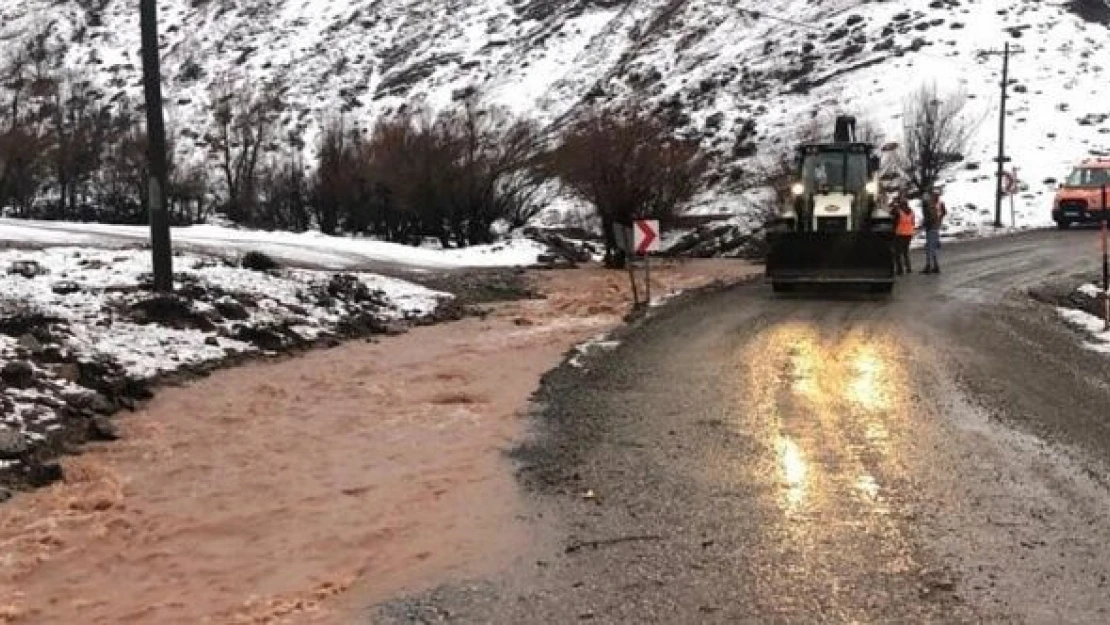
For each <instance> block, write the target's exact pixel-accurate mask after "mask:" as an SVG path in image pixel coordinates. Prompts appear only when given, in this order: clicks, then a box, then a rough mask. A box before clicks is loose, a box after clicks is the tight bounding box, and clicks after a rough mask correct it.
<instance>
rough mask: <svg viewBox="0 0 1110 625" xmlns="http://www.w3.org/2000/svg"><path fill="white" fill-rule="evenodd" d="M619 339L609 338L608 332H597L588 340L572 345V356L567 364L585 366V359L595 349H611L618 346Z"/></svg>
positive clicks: (580, 367)
mask: <svg viewBox="0 0 1110 625" xmlns="http://www.w3.org/2000/svg"><path fill="white" fill-rule="evenodd" d="M620 344H621V342H620V341H614V340H611V339H610V338H609V334H608V333H602V334H599V335H597V336H595V337H593V338H591V339H589V340H586V341H583V342H581V343H579V344H578V345H576V346H575V347H574V356H572V357H571V359H570V360H569V361H567V364H569V365H570V366H572V367H575V368H578V369H584V368H586V359H587V358H589V357H590V355H591V354H592V353H593V352H595V351H606V352H607V351H612V350H614V349H616V348H618V347H620Z"/></svg>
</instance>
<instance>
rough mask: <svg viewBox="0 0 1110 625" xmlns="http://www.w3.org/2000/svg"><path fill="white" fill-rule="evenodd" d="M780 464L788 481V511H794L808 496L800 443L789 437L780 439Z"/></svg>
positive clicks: (804, 462) (785, 479)
mask: <svg viewBox="0 0 1110 625" xmlns="http://www.w3.org/2000/svg"><path fill="white" fill-rule="evenodd" d="M777 447H778V454H779V466H780V468H781V470H782V477H783V480H784V481H785V482H786V494H785V496H784V500H785V502H786V508H787V512H794V511H796V510H797V509H798V507H799V506H801V504H802V502H803V501H804V500H805V496H806V461H805V458H804V457H803V456H802V450H801V448H799V447H798V444H797V443H795V442H794V441H793V440H791V439H790V438H787V437H785V436H784V437H780V438H779V440H778V445H777Z"/></svg>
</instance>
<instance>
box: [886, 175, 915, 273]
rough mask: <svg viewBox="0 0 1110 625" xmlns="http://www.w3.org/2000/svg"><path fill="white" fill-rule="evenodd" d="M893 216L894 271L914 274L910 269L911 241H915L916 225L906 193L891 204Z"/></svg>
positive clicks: (899, 195) (900, 194)
mask: <svg viewBox="0 0 1110 625" xmlns="http://www.w3.org/2000/svg"><path fill="white" fill-rule="evenodd" d="M891 216H892V217H893V219H894V270H895V273H897V274H898V275H902V274H903V273H912V272H913V269H911V268H910V240H912V239H913V234H914V230H915V229H916V224H915V223H914V215H913V209H911V208H910V203H909V202H907V201H906V196H905V194H904V193H901V192H899V193H898V196H897V197H896V198H894V201H893V202H891Z"/></svg>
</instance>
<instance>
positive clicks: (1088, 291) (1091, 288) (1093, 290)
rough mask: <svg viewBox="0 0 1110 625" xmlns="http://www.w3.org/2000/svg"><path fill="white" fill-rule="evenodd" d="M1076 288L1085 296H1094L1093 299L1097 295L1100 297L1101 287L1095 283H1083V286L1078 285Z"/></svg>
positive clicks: (1096, 297)
mask: <svg viewBox="0 0 1110 625" xmlns="http://www.w3.org/2000/svg"><path fill="white" fill-rule="evenodd" d="M1076 290H1077V291H1079V292H1080V293H1082V294H1083V295H1086V296H1087V297H1090V298H1094V299H1098V298H1099V297H1101V296H1102V292H1103V291H1102V287H1100V286H1098V285H1097V284H1093V283H1087V284H1084V285H1083V286H1081V287H1079V288H1078V289H1076Z"/></svg>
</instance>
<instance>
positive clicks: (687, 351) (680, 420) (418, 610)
mask: <svg viewBox="0 0 1110 625" xmlns="http://www.w3.org/2000/svg"><path fill="white" fill-rule="evenodd" d="M1096 252H1097V234H1096V233H1093V232H1064V233H1058V232H1037V233H1029V234H1024V235H1019V236H1014V237H1007V238H999V239H994V240H985V241H979V242H971V243H964V244H949V245H946V247H945V249H944V250H943V253H944V255H943V258H942V263H943V266H944V269H945V273H944V274H943V275H941V276H939V277H932V276H923V275H914V276H912V277H909V278H908V279H905V280H903V281H902V282H901V283H900V284H899V285H898V287H897V289H896V292H895V294H894V296H893V297H891V298H889V299H886V298H874V297H871V296H863V295H861V296H839V297H830V296H822V295H819V294H806V295H800V296H796V297H776V296H773V295H771V293H770V290H769V288H767V287H766V286H764V285H762V284H748V285H742V286H738V287H734V288H731V289H727V290H723V291H718V292H714V293H709V294H704V295H701V296H698V297H695V298H691V299H689V300H688V301H685V302H682V303H678V304H675V305H673V306H670V307H668V308H666V309H664V310H663V311H662V312H661V313H659V314H658V315H657V316H655V317H654V318H653V319H651V320H649V321H647V322H645V323H643V324H641V325H640V326H639V327H637V328H635V329H632V330H630V331H627V332H626V333H625V334H624V336H622V337H621V340H622V344H621V346H620V347H619V348H617V349H616V350H615V351H612V352H607V353H604V354H601V355H599V356H597V357H595V358H593V359H592V360H590V361H588V364H587V367H586V369H579V368H575V367H572V366H564V367H562V368H560V369H558V370H556V371H554V372H552V373H551V374H549V376H548V377H547V379H546V380H545V383H544V387H543V389H542V390H541V391H540V394H539V397H538V399H539V400H540V401H541V402H542V410H541V413H540V414H538V415H537V417H536V419H537V423H538V431H537V433H536V437H535V439H534V440H533V441H531V442H530V443H528V444H527V445H526V446H525V447H524V448H523V449H521V450H519V451H518V452H517V453H516V454H515V455H516V458H517V460H518V461H519V462H520V463H521V466H522V467H523V469H522V472H521V480H522V483H523V484H525V485H526V486H527V488H528V489H529V491H530V492H531V493H532V500H533V502H534V505H535V510H536V513H535V515H534V516H533V517H532V518H530V519H529V520H528V522H530V523H532V524H534V525H535V526H536V527H537V528H542V529H543V531H545V532H547V533H549V534H551V535H554V539H553V544H551V545H546V544H545V545H544V546H538V547H537V549H536V554H534V555H533V554H529V555H528V557H526V558H525V557H522V558H521V561H520V562H518V563H516V564H515V565H513V566H512V567H510V569H509V570H507V571H506V572H504V573H503V574H499V575H496V576H493V577H491V578H489V579H485V580H473V581H471V582H466V583H458V584H453V585H448V586H445V587H442V588H439V589H438V590H436V591H434V592H430V593H428V594H425V595H422V596H419V597H413V598H407V599H403V600H399V601H397V602H395V603H391V604H389V605H386V606H384V607H381V608H379V609H375V610H373V611H372V613H371V614H369V615H368V620H369V621H370V622H386V623H393V622H404V623H408V622H460V623H577V622H605V623H820V622H833V623H847V622H859V623H923V622H935V623H963V622H1004V623H1010V622H1018V623H1025V622H1027V623H1105V622H1110V491H1108V489H1107V473H1106V468H1105V466H1106V465H1105V464H1103V463H1104V461H1106V460H1107V459H1108V458H1110V357H1108V356H1105V355H1098V354H1095V353H1092V352H1089V351H1087V350H1084V349H1082V348H1081V346H1080V343H1081V339H1080V337H1078V335H1077V334H1076V333H1075V332H1073V331H1072V330H1070V329H1068V328H1066V327H1064V326H1063V324H1062V323H1060V322H1059V320H1058V319H1057V318H1056V314H1055V312H1054V311H1053V310H1052V309H1051V308H1050V307H1047V306H1045V305H1042V304H1037V303H1034V302H1032V301H1030V299H1029V298H1028V297H1026V296H1025V295H1024V289H1026V288H1028V287H1031V286H1034V285H1036V284H1038V283H1041V282H1043V281H1045V280H1052V279H1061V278H1066V277H1068V276H1071V275H1074V274H1076V273H1078V272H1080V271H1084V270H1086V271H1090V270H1091V269H1094V268H1097V266H1098V265H1097V257H1096V256H1095V254H1096ZM917 260H918V262H920V259H919V258H918V259H917ZM587 493H589V495H590V496H586V494H587Z"/></svg>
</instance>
